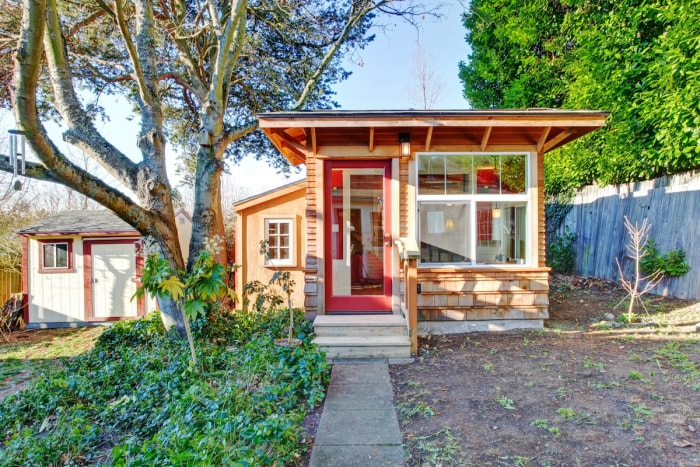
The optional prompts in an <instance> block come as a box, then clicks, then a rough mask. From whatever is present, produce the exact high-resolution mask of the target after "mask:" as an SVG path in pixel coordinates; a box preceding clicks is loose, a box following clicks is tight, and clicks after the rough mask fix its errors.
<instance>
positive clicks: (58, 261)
mask: <svg viewBox="0 0 700 467" xmlns="http://www.w3.org/2000/svg"><path fill="white" fill-rule="evenodd" d="M72 246H73V242H72V241H40V242H39V251H40V256H41V264H40V265H39V270H40V272H66V271H69V270H71V268H72V267H73V261H72V255H73V248H72Z"/></svg>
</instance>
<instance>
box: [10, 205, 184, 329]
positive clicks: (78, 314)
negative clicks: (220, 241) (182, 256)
mask: <svg viewBox="0 0 700 467" xmlns="http://www.w3.org/2000/svg"><path fill="white" fill-rule="evenodd" d="M176 221H177V224H178V232H180V234H181V235H183V236H188V235H189V233H188V232H190V230H188V222H189V224H191V219H190V218H189V215H188V214H187V213H186V212H185V211H184V210H179V211H178V212H177V213H176ZM181 226H182V231H181V230H180V227H181ZM190 229H191V227H190ZM17 233H18V234H19V235H20V236H21V237H22V247H23V258H22V263H23V264H22V290H23V294H24V307H25V308H24V322H25V323H26V325H27V328H30V329H31V328H48V327H65V326H78V325H86V324H97V323H104V322H108V321H118V320H122V319H134V318H137V317H139V316H143V315H144V314H145V313H146V312H147V311H148V310H147V309H146V307H147V306H151V307H152V306H154V305H153V304H152V303H148V302H147V301H146V300H145V299H142V300H139V301H132V300H131V297H132V296H133V295H134V292H136V288H137V287H138V283H139V278H140V275H141V268H142V267H143V252H142V242H141V236H140V235H139V233H138V232H137V231H136V230H134V228H132V227H131V226H130V225H128V224H127V223H126V222H124V221H123V220H121V219H120V218H118V217H117V216H116V215H115V214H114V213H112V212H111V211H107V210H99V211H65V212H61V213H58V214H55V215H53V216H50V217H47V218H45V219H42V220H40V221H38V222H35V223H34V224H31V225H29V226H27V227H25V228H23V229H22V230H20V231H18V232H17ZM185 241H187V240H185ZM185 251H186V250H185Z"/></svg>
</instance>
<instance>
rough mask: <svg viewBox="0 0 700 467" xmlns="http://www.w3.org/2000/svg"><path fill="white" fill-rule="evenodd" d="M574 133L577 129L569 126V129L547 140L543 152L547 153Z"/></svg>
mask: <svg viewBox="0 0 700 467" xmlns="http://www.w3.org/2000/svg"><path fill="white" fill-rule="evenodd" d="M574 133H575V131H574V129H573V128H569V129H568V130H565V131H562V132H561V133H559V134H558V135H557V136H555V137H554V138H552V139H550V140H549V141H547V142H546V143H545V144H544V146H543V147H542V152H543V153H545V152H549V151H551V150H552V149H554V147H556V145H557V144H559V143H561V142H562V141H564V140H565V139H566V138H568V137H569V136H571V135H573V134H574Z"/></svg>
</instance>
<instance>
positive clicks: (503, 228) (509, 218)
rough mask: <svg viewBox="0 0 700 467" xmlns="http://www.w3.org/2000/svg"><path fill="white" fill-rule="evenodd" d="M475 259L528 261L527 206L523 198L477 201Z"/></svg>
mask: <svg viewBox="0 0 700 467" xmlns="http://www.w3.org/2000/svg"><path fill="white" fill-rule="evenodd" d="M476 213H477V214H476V216H477V219H478V224H479V233H478V240H477V245H476V259H477V262H478V263H481V264H503V263H507V264H525V259H526V258H527V230H526V229H527V209H526V204H525V203H522V202H506V203H477V205H476Z"/></svg>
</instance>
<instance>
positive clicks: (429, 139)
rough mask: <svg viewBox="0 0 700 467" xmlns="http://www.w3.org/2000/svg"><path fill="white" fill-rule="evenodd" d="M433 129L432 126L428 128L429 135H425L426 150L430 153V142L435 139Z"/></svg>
mask: <svg viewBox="0 0 700 467" xmlns="http://www.w3.org/2000/svg"><path fill="white" fill-rule="evenodd" d="M433 128H434V127H432V126H429V127H428V134H427V135H425V150H426V151H430V142H431V140H432V139H433Z"/></svg>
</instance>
